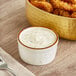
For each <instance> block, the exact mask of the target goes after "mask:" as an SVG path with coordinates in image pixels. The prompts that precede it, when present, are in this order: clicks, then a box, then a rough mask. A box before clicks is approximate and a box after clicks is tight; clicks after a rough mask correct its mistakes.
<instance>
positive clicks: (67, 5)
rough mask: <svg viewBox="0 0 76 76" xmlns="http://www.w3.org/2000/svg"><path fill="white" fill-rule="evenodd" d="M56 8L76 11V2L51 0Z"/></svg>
mask: <svg viewBox="0 0 76 76" xmlns="http://www.w3.org/2000/svg"><path fill="white" fill-rule="evenodd" d="M50 2H51V4H52V5H53V7H54V8H58V9H63V10H67V11H76V4H73V3H67V2H64V1H61V0H50Z"/></svg>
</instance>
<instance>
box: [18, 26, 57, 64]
mask: <svg viewBox="0 0 76 76" xmlns="http://www.w3.org/2000/svg"><path fill="white" fill-rule="evenodd" d="M30 28H34V27H29V28H26V29H23V30H22V31H20V33H19V35H18V48H19V54H20V57H21V59H22V60H23V61H24V62H26V63H29V64H32V65H44V64H48V63H50V62H52V61H53V60H54V58H55V56H56V52H57V45H58V35H57V34H56V33H55V32H54V31H52V30H50V29H49V30H50V32H51V33H53V35H54V36H55V37H56V39H55V41H54V42H53V43H52V44H51V45H50V46H47V47H44V48H32V47H30V46H27V45H26V44H24V43H23V42H22V41H21V40H20V36H22V35H21V34H22V33H23V32H24V31H25V30H27V29H30ZM37 28H40V27H37ZM41 28H44V27H41ZM45 29H47V28H45ZM24 35H25V34H24Z"/></svg>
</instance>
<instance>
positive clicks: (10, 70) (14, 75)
mask: <svg viewBox="0 0 76 76" xmlns="http://www.w3.org/2000/svg"><path fill="white" fill-rule="evenodd" d="M7 70H8V71H9V72H10V73H11V74H13V76H16V74H15V73H14V72H13V71H12V69H10V68H9V67H7Z"/></svg>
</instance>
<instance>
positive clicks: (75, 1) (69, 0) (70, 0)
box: [62, 0, 76, 4]
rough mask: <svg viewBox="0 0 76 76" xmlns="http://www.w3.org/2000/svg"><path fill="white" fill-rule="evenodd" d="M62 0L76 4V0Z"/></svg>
mask: <svg viewBox="0 0 76 76" xmlns="http://www.w3.org/2000/svg"><path fill="white" fill-rule="evenodd" d="M62 1H64V2H67V3H73V4H76V0H62Z"/></svg>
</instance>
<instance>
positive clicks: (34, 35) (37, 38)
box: [19, 27, 56, 48]
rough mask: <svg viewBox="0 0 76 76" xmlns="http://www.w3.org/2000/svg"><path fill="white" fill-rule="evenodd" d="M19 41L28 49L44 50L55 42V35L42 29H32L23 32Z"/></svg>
mask: <svg viewBox="0 0 76 76" xmlns="http://www.w3.org/2000/svg"><path fill="white" fill-rule="evenodd" d="M19 39H20V41H21V42H22V43H23V44H24V45H26V46H28V47H32V48H45V47H48V46H50V45H52V44H53V43H54V42H55V41H56V34H55V33H54V32H53V31H51V30H49V29H46V28H43V27H32V28H27V29H25V30H23V31H22V32H21V34H20V37H19Z"/></svg>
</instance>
